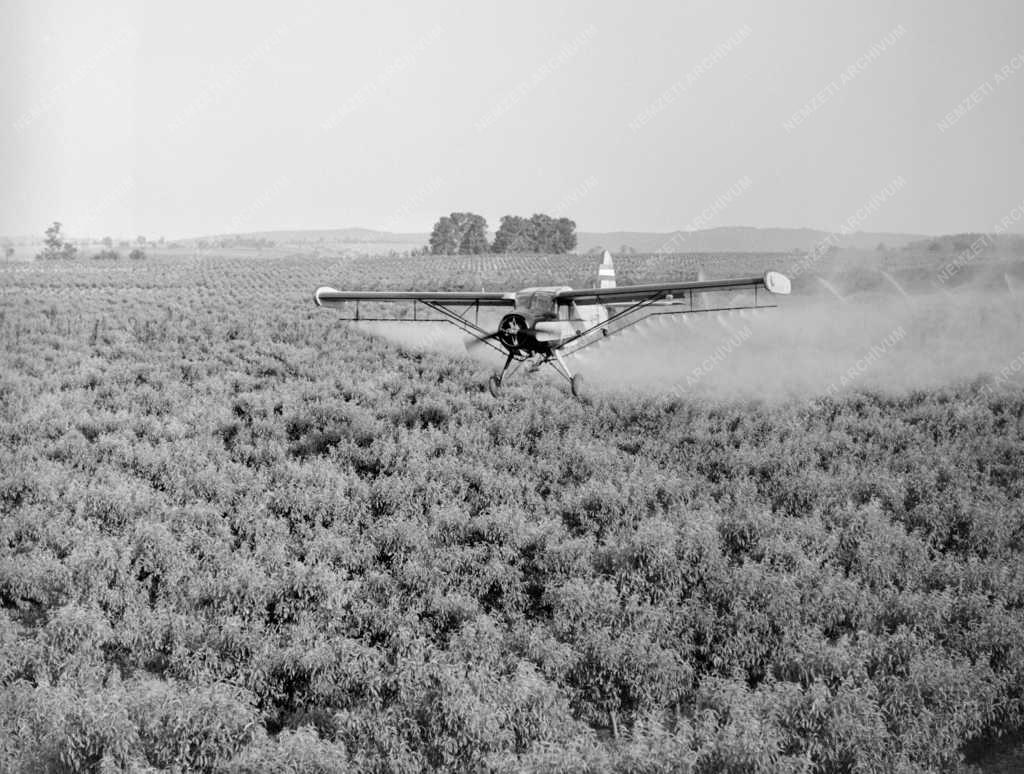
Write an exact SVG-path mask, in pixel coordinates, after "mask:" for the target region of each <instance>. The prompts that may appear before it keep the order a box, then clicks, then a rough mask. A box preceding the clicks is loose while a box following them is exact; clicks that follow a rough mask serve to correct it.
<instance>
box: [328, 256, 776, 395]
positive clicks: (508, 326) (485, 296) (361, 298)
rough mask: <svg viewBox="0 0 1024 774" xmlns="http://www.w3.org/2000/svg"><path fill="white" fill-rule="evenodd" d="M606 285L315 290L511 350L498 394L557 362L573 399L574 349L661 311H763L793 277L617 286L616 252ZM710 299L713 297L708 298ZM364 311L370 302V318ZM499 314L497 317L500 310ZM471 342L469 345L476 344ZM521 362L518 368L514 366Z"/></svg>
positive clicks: (494, 387)
mask: <svg viewBox="0 0 1024 774" xmlns="http://www.w3.org/2000/svg"><path fill="white" fill-rule="evenodd" d="M599 280H600V283H599V284H600V287H597V288H589V289H579V290H574V289H572V288H570V287H566V286H547V287H529V288H522V289H520V290H516V291H508V292H485V291H482V290H481V291H478V292H474V291H367V290H335V289H334V288H331V287H319V288H317V289H316V291H315V293H314V294H313V298H314V300H315V301H316V304H317V306H322V307H332V308H340V309H351V308H352V307H351V306H350V305H351V304H354V316H351V317H346V318H343V319H345V320H348V321H352V322H361V321H400V322H446V323H451V324H452V325H454V326H455V327H457V328H459V329H460V330H462V331H464V332H465V333H468V334H470V336H471V337H472V338H471V339H470V341H469V345H474V344H485V345H488V346H490V347H492V348H494V349H496V350H497V351H498V352H501V353H502V354H503V355H504V356H505V365H504V367H503V368H502V369H501V372H500V373H495V374H493V375H492V376H491V377H490V379H489V380H488V383H487V387H488V389H489V391H490V393H491V395H493V396H494V397H495V398H497V397H498V396H499V395H500V393H501V387H502V385H503V384H504V382H505V380H506V379H507V378H509V377H510V376H511V375H512V374H514V373H515V371H516V370H518V368H519V367H520V366H521V365H522V364H523V363H526V362H529V363H530V366H529V370H530V371H531V372H534V371H537V370H539V369H540V368H541V367H543V366H544V365H550V366H551V367H552V368H554V370H555V371H556V372H557V373H558V374H559V375H561V376H562V377H563V378H565V379H566V380H567V381H568V382H569V386H570V390H571V392H572V395H573V396H574V397H578V396H579V395H580V393H581V386H582V380H581V377H580V375H579V374H573V373H572V372H571V371H570V370H569V367H568V366H567V365H566V363H565V358H564V356H565V355H568V354H571V353H575V352H578V351H580V350H581V349H583V348H584V347H588V346H590V345H592V344H595V343H597V342H598V341H601V340H603V339H604V338H606V337H608V336H612V335H615V334H618V333H621V332H622V331H624V330H626V329H627V328H629V327H631V326H632V325H635V324H636V323H638V322H640V321H641V320H644V319H647V318H649V317H652V316H655V315H677V314H697V313H706V312H721V311H726V310H738V309H764V308H772V307H775V306H776V304H768V303H762V301H763V300H764V299H765V295H766V293H767V294H769V295H788V294H789V292H790V282H789V278H788V277H786V276H785V275H783V274H780V273H779V272H776V271H768V272H765V273H764V274H763V275H761V276H758V277H744V278H739V279H720V280H703V279H702V280H698V281H696V282H660V283H654V284H647V285H624V286H617V285H616V283H615V271H614V267H613V264H612V258H611V255H610V254H609V253H608V251H607V250H606V251H605V252H604V256H603V260H602V262H601V267H600V269H599ZM709 298H710V299H711V300H710V301H709ZM403 303H405V304H411V314H410V312H409V310H408V309H406V310H405V313H404V315H401V314H397V313H394V312H392V313H391V316H388V317H377V316H373V315H374V314H378V313H380V312H379V310H380V308H381V307H382V306H384V307H386V308H391V307H392V305H394V304H403ZM360 304H362V305H363V310H365V308H366V306H367V305H368V304H369V305H370V308H371V311H370V313H369V314H370V316H367V314H366V313H365V312H364V311H362V310H361V309H360ZM481 309H483V310H484V313H485V316H486V315H487V313H488V312H489V311H491V310H497V312H500V313H501V316H500V319H498V322H497V326H496V327H495V328H494V329H493V330H489V329H488V327H484V326H485V325H486V324H487V323H486V321H484V322H481V319H480V311H481ZM495 317H496V315H495ZM469 345H467V347H468V346H469ZM513 363H517V365H516V367H515V368H514V369H513V371H512V373H509V367H510V366H511V365H512V364H513Z"/></svg>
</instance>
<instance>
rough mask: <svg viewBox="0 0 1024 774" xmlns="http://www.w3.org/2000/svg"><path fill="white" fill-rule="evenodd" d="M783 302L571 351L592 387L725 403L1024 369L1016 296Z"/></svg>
mask: <svg viewBox="0 0 1024 774" xmlns="http://www.w3.org/2000/svg"><path fill="white" fill-rule="evenodd" d="M786 301H789V303H785V304H784V305H783V306H782V307H781V308H778V309H766V310H758V311H750V310H748V311H740V312H727V313H718V312H709V313H706V314H697V315H682V316H672V317H669V316H665V317H655V318H651V319H648V320H645V321H643V322H642V323H640V324H638V325H637V326H635V327H634V328H633V329H632V330H631V331H628V332H626V333H624V334H623V335H622V336H620V337H614V338H611V339H608V340H607V341H605V342H601V343H600V344H598V345H596V346H595V347H593V348H591V349H590V350H584V351H583V352H581V353H579V355H578V356H577V357H576V358H574V359H575V361H576V363H575V365H576V368H578V369H579V370H580V371H582V372H583V373H585V374H587V377H588V384H590V385H596V384H600V385H603V386H605V387H607V388H610V389H615V390H621V389H626V390H630V391H632V390H639V391H642V392H665V391H671V392H673V393H676V394H685V395H695V396H701V397H717V398H725V399H740V400H743V399H752V398H754V399H757V398H760V399H768V400H773V399H788V398H798V399H810V398H815V397H822V396H838V395H841V394H843V393H846V392H849V391H851V390H874V391H886V392H902V391H907V390H911V389H928V388H934V387H938V386H942V385H946V384H955V383H962V382H965V381H968V380H971V379H973V378H976V377H978V376H981V375H984V374H994V375H997V376H998V375H999V374H1001V373H1002V374H1004V375H1006V376H1008V377H1009V378H1018V377H1019V376H1020V375H1021V374H1022V372H1024V310H1022V308H1021V303H1020V299H1017V298H1015V297H1014V296H1013V295H1012V294H1010V293H1003V294H1000V295H996V296H993V295H992V294H991V293H990V292H988V291H980V290H965V289H963V288H960V289H958V290H957V292H956V293H955V294H953V293H948V292H943V291H941V290H940V291H933V292H931V293H926V294H902V293H900V294H891V295H876V296H874V297H871V296H863V295H861V296H857V297H855V298H851V299H844V298H843V297H842V296H841V295H840V294H838V293H836V294H835V295H830V296H828V297H826V296H819V297H817V298H815V299H813V300H810V301H807V302H800V301H799V300H796V299H786Z"/></svg>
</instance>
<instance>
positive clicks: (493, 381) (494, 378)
mask: <svg viewBox="0 0 1024 774" xmlns="http://www.w3.org/2000/svg"><path fill="white" fill-rule="evenodd" d="M509 316H510V317H511V316H512V315H509ZM515 359H516V353H515V352H514V351H510V352H509V353H508V357H507V358H505V367H504V368H502V369H501V373H500V374H492V375H491V378H490V379H488V380H487V389H488V390H490V392H491V395H493V396H494V397H495V398H497V397H498V395H499V394H500V393H501V382H502V380H503V379H504V378H505V372H506V371H508V367H509V366H510V365H512V361H513V360H515ZM518 369H519V366H518V365H517V366H516V367H515V369H513V371H512V373H515V372H516V371H517V370H518Z"/></svg>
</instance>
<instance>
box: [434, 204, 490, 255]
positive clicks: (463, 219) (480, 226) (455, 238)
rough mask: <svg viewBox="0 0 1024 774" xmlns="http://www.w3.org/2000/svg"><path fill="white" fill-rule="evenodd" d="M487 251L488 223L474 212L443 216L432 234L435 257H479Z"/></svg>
mask: <svg viewBox="0 0 1024 774" xmlns="http://www.w3.org/2000/svg"><path fill="white" fill-rule="evenodd" d="M487 250H488V244H487V221H486V220H485V219H484V218H483V216H482V215H477V214H475V213H472V212H453V213H452V214H451V215H450V216H448V215H445V216H442V217H441V218H440V220H438V221H437V223H435V224H434V229H433V231H432V232H431V234H430V252H431V253H433V254H434V255H455V254H458V255H479V254H480V253H486V252H487Z"/></svg>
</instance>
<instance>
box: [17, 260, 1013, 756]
mask: <svg viewBox="0 0 1024 774" xmlns="http://www.w3.org/2000/svg"><path fill="white" fill-rule="evenodd" d="M947 258H948V256H947ZM932 259H933V260H938V259H936V258H934V257H933V258H932ZM796 260H797V259H796V258H793V257H787V256H757V255H716V256H625V257H623V258H622V259H620V260H617V264H616V268H617V270H618V277H619V282H620V283H634V282H645V281H656V280H663V279H669V278H679V277H688V278H695V277H696V275H697V272H698V271H703V272H704V273H705V274H706V275H707V276H712V277H714V276H725V275H737V274H738V275H743V274H747V273H757V272H760V271H763V270H764V269H766V268H777V269H780V270H783V271H786V270H791V269H792V268H793V267H792V264H793V262H795V261H796ZM787 263H788V264H790V265H787ZM874 264H875V265H873V266H866V265H865V264H864V263H859V264H857V268H856V269H854V268H852V267H850V268H847V269H846V270H845V271H839V272H832V273H831V274H837V275H838V276H839V277H840V278H841V279H840V280H837V279H836V278H835V277H834V276H831V274H830V276H829V277H828V278H827V279H826V278H825V277H824V276H821V277H816V276H812V274H811V273H810V272H808V273H806V274H802V275H801V276H799V277H798V278H797V279H798V281H797V282H796V283H795V287H796V289H797V291H798V292H799V291H806V293H805V295H807V296H812V297H813V299H814V300H815V303H817V304H819V305H821V306H823V308H825V309H826V310H827V313H828V315H827V316H828V317H830V318H831V320H832V322H831V327H829V324H828V319H825V320H824V322H822V320H821V319H819V318H815V319H817V320H818V322H816V323H815V324H814V326H810V325H803V324H802V323H801V325H800V326H798V327H799V328H800V330H789V331H788V332H787V335H788V336H790V339H788V340H787V341H788V342H789V343H788V345H787V347H788V349H787V352H789V353H793V355H792V356H793V357H794V358H796V356H797V355H798V354H799V352H800V351H801V347H802V346H805V345H806V343H807V341H808V339H807V338H806V335H807V330H809V329H811V328H813V331H814V332H817V333H816V335H818V336H819V337H824V336H829V337H834V336H838V335H839V330H840V328H842V327H843V325H845V323H844V322H843V321H845V320H848V319H853V318H847V317H842V316H841V315H840V316H839V317H837V316H836V315H839V314H840V313H839V312H836V310H837V309H840V308H848V309H857V308H858V303H859V299H861V298H865V299H866V298H868V297H875V296H879V295H885V294H887V295H886V297H887V298H891V299H892V303H893V304H894V305H896V306H898V307H899V309H900V310H902V311H900V312H899V313H898V315H897V316H896V317H893V318H892V319H893V320H894V322H892V323H891V324H890V322H889V320H888V319H886V322H885V324H884V325H882V324H881V323H878V322H877V321H876V322H875V323H874V324H875V325H877V330H876V329H875V328H872V327H871V324H869V323H871V321H865V322H864V324H863V325H861V326H860V327H861V328H862V329H863V330H865V331H867V333H865V336H866V338H864V339H861V340H858V341H857V342H855V343H854V344H853V345H851V346H850V348H849V351H848V352H845V351H843V350H840V351H839V352H838V354H836V353H835V352H834V353H833V356H834V358H835V361H836V362H833V363H831V365H830V367H831V368H832V369H833V371H831V372H829V373H830V374H836V373H837V374H843V373H846V369H848V367H850V366H852V365H853V364H854V362H857V360H858V358H861V359H864V358H863V354H864V351H865V348H866V345H867V344H870V343H871V342H872V341H875V340H876V338H877V336H878V335H880V334H882V333H885V332H886V331H888V330H890V329H894V326H896V325H899V326H900V327H901V328H902V329H903V330H904V333H905V335H904V336H903V337H901V342H902V344H903V346H904V347H907V346H913V347H914V348H915V349H914V353H913V357H912V356H911V353H910V351H909V350H906V349H903V350H899V352H898V353H897V352H896V351H895V350H894V353H893V354H892V355H891V356H880V357H879V359H878V363H877V365H874V364H873V365H872V367H871V368H865V369H864V372H863V373H860V372H858V373H857V379H855V380H851V381H850V383H849V384H847V383H846V382H845V381H844V382H843V388H842V389H839V390H834V389H833V390H823V389H822V387H823V386H826V385H836V384H838V382H836V377H835V376H834V375H826V376H825V377H824V378H823V380H820V381H810V382H802V383H799V384H796V385H795V386H794V383H792V382H791V381H790V380H788V379H787V380H780V385H782V386H780V388H779V389H778V390H774V391H773V392H772V393H771V394H770V395H769V394H767V393H764V392H762V393H758V392H757V391H753V392H751V391H746V392H745V391H739V392H737V393H735V394H729V395H728V396H724V395H722V394H719V393H717V392H715V391H710V392H709V391H708V390H704V391H703V392H699V391H698V392H695V393H694V394H689V393H687V392H686V391H685V390H678V389H673V390H669V391H665V390H661V389H660V388H655V389H646V390H645V389H639V388H638V387H637V385H636V383H635V380H634V382H632V383H630V385H629V388H628V389H625V388H623V387H622V386H621V385H619V386H614V385H610V386H608V387H607V388H605V387H603V386H602V383H601V380H600V378H598V379H596V380H594V381H592V382H588V384H592V387H593V388H592V390H591V391H590V392H588V394H587V395H586V397H585V398H584V399H583V400H581V401H576V400H573V399H572V398H571V397H569V396H568V394H567V390H566V389H565V385H564V384H563V383H559V382H558V381H556V380H554V379H547V378H539V379H534V380H532V381H526V380H523V381H522V382H519V383H516V384H514V385H513V386H511V387H510V389H509V390H508V392H507V394H506V395H505V396H504V397H503V399H502V400H501V401H500V402H499V401H495V400H493V399H492V398H491V397H490V395H489V394H488V393H487V391H486V389H485V388H484V387H483V386H482V384H483V382H482V375H483V374H485V372H486V367H485V366H484V365H483V364H481V363H479V362H477V361H474V360H472V359H469V358H467V357H466V356H464V355H460V354H458V353H457V352H441V353H430V352H423V351H420V350H419V349H415V348H413V349H410V348H401V347H398V346H396V345H394V344H393V343H390V342H388V341H384V340H381V339H380V338H378V337H374V336H371V335H369V334H368V333H367V332H366V331H364V330H360V329H357V328H354V327H352V326H346V325H345V324H341V323H339V322H338V320H337V317H336V316H335V315H333V314H332V313H331V312H329V311H326V310H318V309H316V308H315V307H314V305H313V303H312V291H313V289H314V288H315V287H316V286H318V285H322V284H330V285H335V286H338V287H343V286H350V287H362V288H367V289H381V288H392V289H397V288H413V287H440V288H445V289H453V288H471V289H478V288H479V287H481V286H484V287H486V288H487V289H488V290H495V289H510V288H515V287H518V286H523V285H529V284H538V283H552V284H569V285H575V286H587V285H589V284H591V283H592V282H593V280H594V275H595V270H596V261H595V259H594V258H592V257H589V258H587V257H578V256H556V257H553V258H544V257H540V258H528V257H521V256H515V257H502V256H484V257H449V258H442V257H430V258H427V257H418V258H394V259H387V258H372V259H370V258H366V259H351V258H346V259H329V258H315V259H311V258H301V257H294V258H282V259H275V260H268V259H263V260H260V259H251V260H247V259H241V258H219V257H218V256H215V255H211V256H205V257H203V258H202V259H175V260H171V259H167V260H148V261H135V262H127V261H125V262H121V263H103V262H100V261H78V262H74V263H67V264H62V263H56V262H55V263H48V264H40V263H12V264H10V265H9V266H4V267H0V337H2V339H3V351H2V355H0V358H2V359H0V510H2V518H0V537H2V539H0V770H2V771H70V770H91V771H99V770H116V769H118V768H128V769H132V770H138V771H144V770H158V769H176V770H202V771H262V770H268V771H339V770H354V771H379V772H385V771H402V772H406V771H409V772H412V771H422V770H450V771H464V770H474V771H476V770H495V771H595V772H596V771H610V770H615V771H624V772H625V771H630V772H633V771H694V772H717V771H734V772H749V771H764V772H778V771H783V772H854V771H855V772H892V771H900V772H925V771H944V770H961V771H962V770H965V768H964V767H965V766H969V765H971V764H972V763H974V762H978V761H981V762H982V763H983V764H984V763H985V762H986V761H988V760H990V759H987V758H986V757H985V751H986V750H990V749H992V748H993V747H994V746H998V745H999V744H1000V741H999V740H1001V739H1005V738H1007V737H1009V738H1011V739H1019V738H1020V737H1019V734H1020V729H1021V728H1022V727H1024V387H1022V385H1021V381H1020V379H1019V376H1020V373H1021V371H1022V370H1024V359H1021V358H1022V357H1024V333H1022V318H1021V313H1020V311H1019V309H1018V307H1019V301H1018V300H1016V297H1015V296H1014V295H1013V294H1012V289H1013V287H1014V283H1015V282H1016V280H1015V279H1014V278H1015V277H1019V276H1020V271H1019V266H1018V265H1017V264H1012V265H1011V264H1006V265H1003V264H995V263H992V262H989V263H984V262H982V261H979V262H978V265H977V266H971V267H966V268H965V269H964V271H963V272H960V273H959V274H958V276H957V278H956V283H947V284H948V287H939V288H936V287H932V286H934V285H935V283H934V275H935V270H934V267H932V266H923V265H921V264H919V263H918V264H913V265H909V266H908V265H907V262H906V260H904V261H903V262H902V263H900V264H899V265H896V263H892V264H891V265H890V264H887V263H886V258H885V256H882V255H879V256H877V257H876V258H875V259H874ZM833 268H835V267H833ZM878 269H884V270H886V274H881V273H880V272H879V271H877V270H878ZM796 273H799V272H796ZM821 279H825V280H826V281H825V282H820V281H819V280H821ZM968 280H970V281H971V282H972V283H973V285H972V287H974V289H975V291H978V295H977V298H980V299H983V300H984V299H995V298H996V296H994V295H992V294H993V293H995V290H994V289H995V288H999V289H1000V292H1001V293H1002V294H1003V295H1002V296H999V297H998V300H997V301H993V304H994V306H993V307H992V308H988V307H986V306H985V305H984V304H982V306H981V307H980V308H979V307H977V306H975V304H974V297H972V299H971V300H970V303H968V302H967V301H962V300H960V301H958V300H957V299H965V298H967V296H964V295H960V294H958V293H957V292H956V285H957V284H958V283H960V284H963V283H966V282H967V281H968ZM1021 284H1022V286H1024V283H1021ZM917 286H920V287H925V286H929V287H931V291H930V292H932V294H933V295H934V296H935V297H936V298H947V300H948V303H946V302H943V305H942V306H937V305H936V304H935V303H933V302H932V301H929V302H927V303H924V302H922V303H917V302H914V303H913V304H911V303H910V302H909V301H908V300H907V299H905V298H903V297H902V296H901V292H902V291H903V289H905V288H912V287H917ZM829 288H831V290H829ZM979 289H980V291H979ZM832 291H836V293H833V292H832ZM950 291H952V292H950ZM929 298H931V297H929ZM793 302H794V304H796V306H793V307H792V308H791V309H789V310H787V309H782V310H779V312H778V314H780V315H785V314H787V312H790V311H792V312H794V313H796V312H797V311H798V309H799V308H800V307H799V304H800V303H801V302H800V300H799V298H794V299H793ZM841 314H846V315H849V314H853V312H849V311H847V312H842V313H841ZM876 317H877V316H876ZM780 319H784V318H782V317H780ZM790 319H793V318H790ZM796 319H798V320H804V319H809V318H799V317H798V318H796ZM858 319H860V318H858ZM950 319H952V320H954V321H955V324H950V323H949V320H950ZM836 320H839V322H838V323H837V322H836ZM943 321H945V322H943ZM968 321H970V324H971V326H973V327H971V328H970V331H968V330H967V328H966V327H965V326H967V324H968ZM776 330H777V331H779V330H782V329H776ZM936 331H938V332H939V333H936ZM653 333H657V331H656V330H655V329H653V328H652V329H651V330H648V331H646V333H645V335H647V336H648V337H650V336H651V335H652V334H653ZM797 334H800V335H803V336H805V338H799V337H798V336H797ZM939 334H941V335H939ZM673 335H675V333H673ZM779 335H781V333H780V334H779ZM794 337H796V338H794ZM958 337H960V338H959V339H958ZM956 340H961V341H962V342H965V343H964V346H963V347H962V349H969V350H971V351H972V352H974V353H975V354H976V353H977V351H981V352H983V353H987V354H988V355H990V358H989V359H988V360H986V359H978V358H977V357H973V358H972V357H965V358H964V359H962V360H960V361H959V366H958V368H956V369H951V370H945V371H928V372H927V373H923V371H925V370H926V360H925V355H927V361H929V362H934V361H936V360H941V361H943V362H944V363H947V364H948V362H949V360H950V355H949V353H950V352H951V351H952V350H951V349H948V346H949V342H950V341H956ZM907 342H909V344H908V343H907ZM941 342H946V346H947V349H945V350H943V349H941V346H940V344H941ZM649 345H650V342H648V344H646V345H645V346H649ZM682 346H683V345H679V347H680V348H682ZM630 348H632V349H634V350H635V349H636V347H631V345H629V344H628V341H627V345H626V347H625V349H630ZM746 349H747V350H748V351H749V353H750V354H749V355H748V354H743V353H738V354H737V355H736V357H735V359H727V360H724V361H723V362H722V363H720V364H718V365H717V366H716V368H715V371H714V374H713V375H710V376H709V377H708V383H709V384H715V385H717V386H722V385H723V384H724V382H714V381H713V380H712V376H713V377H714V378H715V379H725V378H726V377H725V375H727V374H729V373H735V372H737V371H741V370H743V369H744V368H746V369H748V370H747V372H746V373H747V375H748V377H749V379H747V380H746V381H747V382H753V383H755V384H756V385H761V386H763V385H765V384H767V383H769V381H770V380H769V379H768V378H767V375H766V374H765V372H764V370H763V364H764V362H767V360H763V361H759V360H749V359H748V360H745V359H744V358H749V357H751V356H752V355H753V354H754V352H755V349H756V352H757V353H758V356H759V357H762V358H767V356H766V355H765V354H764V351H765V347H763V346H761V345H760V344H759V345H758V346H757V347H756V348H755V347H752V346H750V347H747V348H746ZM821 351H822V352H824V351H825V350H824V348H823V349H822V350H821ZM936 353H939V354H938V355H937V354H936ZM1014 353H1021V354H1020V355H1018V358H1017V359H1014V358H1013V357H1012V355H1014ZM599 354H600V353H599ZM633 354H634V355H635V352H634V353H633ZM966 354H971V353H970V352H969V353H966ZM677 355H678V357H682V353H681V352H677ZM602 357H605V358H606V359H607V363H606V364H605V366H603V367H604V368H606V369H611V368H613V367H614V363H615V362H617V361H616V359H615V358H610V357H609V356H608V355H607V354H605V355H602ZM616 357H617V356H616ZM780 357H781V356H779V355H777V354H771V362H779V361H780ZM822 357H823V355H822ZM914 358H916V359H914ZM581 362H586V361H581ZM796 362H797V363H798V364H799V370H801V371H802V372H806V371H807V370H808V369H812V370H813V369H814V368H816V367H818V366H816V365H815V364H816V363H819V356H818V354H817V351H815V353H814V354H813V356H811V355H806V354H805V356H804V358H803V359H797V360H796ZM591 363H592V366H593V368H594V370H595V373H598V374H600V373H601V371H600V368H599V367H598V364H597V361H596V360H594V361H591ZM908 363H910V364H913V365H912V367H911V366H908V365H907V364H908ZM609 364H611V365H609ZM630 368H631V370H632V371H633V372H634V376H635V372H636V370H637V368H638V367H637V366H635V365H633V366H631V367H630ZM687 369H689V366H687ZM750 369H753V370H750ZM901 369H903V370H904V371H906V370H911V371H913V373H912V374H910V377H912V378H910V379H909V381H908V380H899V379H890V378H889V377H890V376H892V375H893V374H894V373H895V372H898V371H900V370H901ZM681 373H683V374H688V373H692V371H691V370H684V371H682V372H681ZM883 374H885V375H887V376H886V378H882V376H881V375H883ZM678 375H679V374H678V373H677V374H676V375H675V376H676V377H678ZM925 376H927V379H925V378H924V377H925ZM917 377H920V378H921V379H922V381H919V382H918V381H914V379H915V378H917ZM677 381H678V380H677ZM1015 735H1016V736H1015ZM1002 744H1003V746H1004V747H1005V746H1006V743H1005V742H1003V743H1002ZM1012 746H1013V744H1012V743H1011V744H1010V752H1012ZM965 755H967V756H968V757H967V763H966V764H965V763H964V756H965ZM1015 760H1017V761H1018V762H1019V760H1020V758H1019V757H1018V758H1017V759H1015ZM1007 765H1008V766H1012V765H1013V764H1012V763H1009V764H1007ZM1006 770H1007V771H1009V770H1012V769H1010V768H1007V769H1006Z"/></svg>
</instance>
